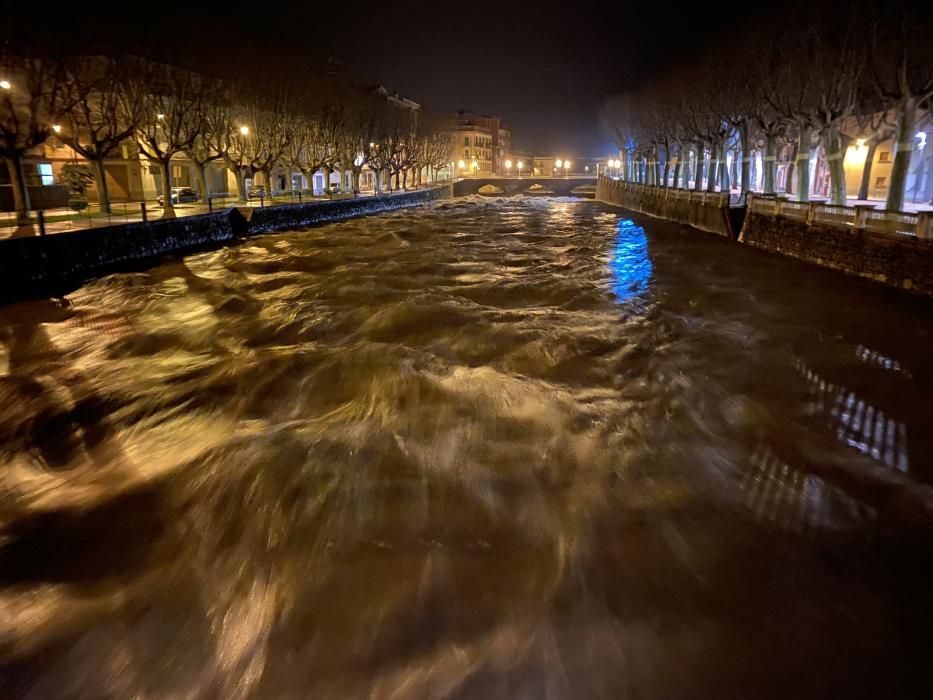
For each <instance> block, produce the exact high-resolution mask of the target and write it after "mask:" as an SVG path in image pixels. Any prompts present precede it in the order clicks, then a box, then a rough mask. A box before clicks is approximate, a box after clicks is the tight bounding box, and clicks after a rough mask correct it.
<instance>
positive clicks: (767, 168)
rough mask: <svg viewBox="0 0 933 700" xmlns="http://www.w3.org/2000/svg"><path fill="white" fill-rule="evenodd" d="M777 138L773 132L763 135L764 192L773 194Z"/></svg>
mask: <svg viewBox="0 0 933 700" xmlns="http://www.w3.org/2000/svg"><path fill="white" fill-rule="evenodd" d="M776 160H777V139H775V138H774V135H773V134H766V135H765V162H764V187H763V188H762V189H763V190H764V193H765V194H774V172H775V169H776V167H777V163H776Z"/></svg>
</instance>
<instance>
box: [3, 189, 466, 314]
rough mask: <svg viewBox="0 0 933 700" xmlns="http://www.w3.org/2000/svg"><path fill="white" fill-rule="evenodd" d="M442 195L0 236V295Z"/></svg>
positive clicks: (36, 291)
mask: <svg viewBox="0 0 933 700" xmlns="http://www.w3.org/2000/svg"><path fill="white" fill-rule="evenodd" d="M449 195H450V187H449V186H444V187H436V188H432V189H426V190H417V191H414V192H400V193H395V194H386V195H380V196H378V197H358V198H355V199H339V200H334V201H331V202H314V203H309V204H295V205H282V206H275V207H265V208H259V209H256V208H243V209H228V210H225V211H219V212H215V213H213V214H204V215H201V216H186V217H180V218H177V219H156V220H153V221H149V222H137V223H130V224H122V225H119V226H107V227H102V228H92V229H85V230H81V231H72V232H69V233H56V234H53V235H49V236H35V235H30V236H24V237H19V238H10V239H5V240H0V303H2V302H8V301H15V300H17V299H24V298H30V297H42V296H50V295H51V296H55V295H58V294H64V293H66V292H68V291H70V290H72V289H74V288H75V287H77V286H79V285H80V284H82V283H83V282H84V281H86V280H88V279H91V278H92V277H96V276H99V275H102V274H106V273H109V272H117V271H121V270H129V269H133V268H137V267H141V266H144V265H147V264H151V263H152V261H153V260H157V259H158V258H160V257H162V256H165V255H170V254H178V253H188V252H193V251H196V250H204V249H209V248H216V247H218V246H221V245H225V244H230V243H234V242H236V241H238V240H240V239H241V238H242V237H244V236H250V235H255V234H259V233H268V232H271V231H282V230H286V229H294V228H300V227H303V226H312V225H315V224H323V223H327V222H331V221H338V220H341V219H349V218H352V217H354V216H362V215H365V214H376V213H379V212H384V211H389V210H392V209H400V208H402V207H411V206H417V205H420V204H425V203H428V202H431V201H434V200H437V199H443V198H446V197H448V196H449Z"/></svg>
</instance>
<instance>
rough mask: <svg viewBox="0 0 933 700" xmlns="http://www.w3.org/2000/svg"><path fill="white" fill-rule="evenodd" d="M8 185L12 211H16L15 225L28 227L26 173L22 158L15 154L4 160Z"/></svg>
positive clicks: (19, 154)
mask: <svg viewBox="0 0 933 700" xmlns="http://www.w3.org/2000/svg"><path fill="white" fill-rule="evenodd" d="M6 167H7V171H8V172H9V173H10V184H11V185H12V186H13V209H14V210H15V211H16V223H17V224H18V225H19V226H28V225H29V208H30V205H29V188H28V187H27V186H26V171H25V169H24V168H23V156H22V154H21V153H17V154H15V155H14V156H12V157H10V158H7V159H6Z"/></svg>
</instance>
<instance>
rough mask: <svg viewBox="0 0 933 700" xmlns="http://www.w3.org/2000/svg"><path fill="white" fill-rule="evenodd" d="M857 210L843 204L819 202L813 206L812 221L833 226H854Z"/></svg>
mask: <svg viewBox="0 0 933 700" xmlns="http://www.w3.org/2000/svg"><path fill="white" fill-rule="evenodd" d="M855 214H856V211H855V209H854V208H853V207H846V206H842V205H841V204H817V205H815V206H814V207H813V214H812V216H811V223H819V224H830V225H831V226H854V225H855V218H856V216H855Z"/></svg>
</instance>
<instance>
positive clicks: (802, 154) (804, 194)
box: [796, 125, 813, 202]
mask: <svg viewBox="0 0 933 700" xmlns="http://www.w3.org/2000/svg"><path fill="white" fill-rule="evenodd" d="M812 131H813V130H812V129H811V128H810V127H809V126H803V125H801V127H800V134H799V135H798V136H797V158H796V161H797V199H799V200H800V201H801V202H809V201H810V136H811V134H812Z"/></svg>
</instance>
